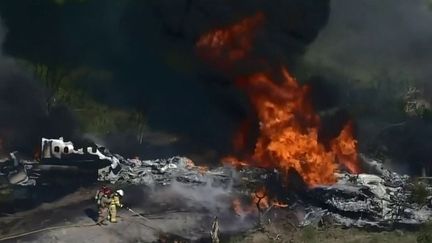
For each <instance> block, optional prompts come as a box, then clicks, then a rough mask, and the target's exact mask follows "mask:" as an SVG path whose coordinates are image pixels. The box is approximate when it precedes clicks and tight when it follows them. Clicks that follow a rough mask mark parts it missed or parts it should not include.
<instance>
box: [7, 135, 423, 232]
mask: <svg viewBox="0 0 432 243" xmlns="http://www.w3.org/2000/svg"><path fill="white" fill-rule="evenodd" d="M360 159H361V161H362V162H363V163H364V165H365V166H364V167H365V168H367V171H368V172H369V173H370V174H366V173H362V174H357V175H354V174H349V173H338V174H336V178H337V182H336V183H334V184H333V185H320V186H313V187H309V188H305V189H304V190H303V191H302V192H296V193H295V196H294V197H293V196H292V193H286V194H284V193H282V196H283V197H286V198H282V200H285V201H289V203H290V204H291V205H292V206H290V207H289V208H290V209H291V210H292V209H293V208H295V210H302V211H303V214H304V217H303V219H302V220H300V222H299V224H300V226H305V225H310V224H320V223H323V222H331V224H336V225H342V226H346V227H377V228H388V227H397V226H410V225H411V226H412V225H419V224H423V223H425V222H426V221H428V220H430V219H431V216H432V205H431V204H430V201H431V199H432V198H430V197H429V198H427V201H428V202H429V203H426V204H425V205H420V204H418V203H416V202H413V200H412V196H413V193H414V191H415V184H414V183H413V182H412V180H411V178H410V177H409V176H407V175H399V174H397V173H395V172H391V171H390V170H387V169H385V168H384V167H383V166H382V164H381V163H380V162H378V161H375V160H372V159H369V158H367V157H366V156H364V155H360ZM47 166H48V167H49V166H78V167H86V168H93V169H94V170H97V176H98V180H99V181H106V182H110V183H115V184H119V183H124V184H136V185H145V186H149V187H155V186H166V185H169V184H171V183H174V182H176V183H183V184H186V185H190V186H202V185H208V184H209V183H210V184H211V185H212V186H215V187H228V186H229V187H231V188H233V191H234V193H239V194H241V193H249V192H250V188H253V187H254V186H256V185H263V184H265V183H268V182H269V181H271V182H270V183H276V182H275V180H272V178H273V179H274V178H276V177H277V176H278V172H277V171H276V170H273V171H269V170H266V169H260V168H247V167H246V168H242V169H233V168H232V167H225V166H221V167H217V168H214V169H207V168H205V167H201V166H196V165H195V164H194V163H193V162H192V161H191V160H190V159H188V158H185V157H172V158H168V159H156V160H140V159H137V158H134V159H127V158H124V157H122V156H121V155H118V154H113V153H110V152H109V151H108V150H107V149H105V148H103V147H100V146H93V147H91V146H89V147H85V148H79V149H77V148H76V147H75V146H74V145H73V144H72V143H71V142H65V141H63V139H62V138H60V139H42V147H41V158H40V161H32V160H22V159H20V158H19V156H18V155H17V153H16V152H15V153H11V155H10V158H9V159H4V160H2V161H1V163H0V173H1V174H0V176H3V177H6V178H7V179H8V181H9V183H11V184H16V185H21V186H34V185H36V184H37V178H38V175H39V174H40V173H41V172H40V171H41V168H44V167H47ZM276 181H277V180H276ZM279 183H280V181H279ZM267 185H268V184H267ZM270 186H272V185H271V184H270ZM275 186H277V185H275ZM424 188H426V190H428V191H429V192H430V191H431V190H432V188H430V187H428V186H426V184H425V185H424Z"/></svg>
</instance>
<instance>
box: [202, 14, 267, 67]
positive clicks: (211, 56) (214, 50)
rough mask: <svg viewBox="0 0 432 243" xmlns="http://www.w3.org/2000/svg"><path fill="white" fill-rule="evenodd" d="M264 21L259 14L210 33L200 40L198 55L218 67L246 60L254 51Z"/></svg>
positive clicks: (262, 16)
mask: <svg viewBox="0 0 432 243" xmlns="http://www.w3.org/2000/svg"><path fill="white" fill-rule="evenodd" d="M263 20H264V15H263V14H262V13H257V14H256V15H254V16H252V17H249V18H245V19H243V20H241V21H240V22H238V23H236V24H234V25H232V26H229V27H227V28H222V29H217V30H213V31H210V32H209V33H207V34H205V35H203V36H201V38H199V40H198V42H197V44H196V46H197V48H198V54H199V55H200V56H201V57H202V58H204V59H205V60H207V61H211V62H213V64H215V65H217V66H218V67H227V65H226V64H225V62H231V63H232V62H235V61H239V60H241V59H244V58H245V57H246V56H247V54H248V53H249V52H250V50H251V49H252V39H253V37H254V36H255V34H256V33H255V31H256V29H257V28H258V26H260V25H261V24H262V22H263Z"/></svg>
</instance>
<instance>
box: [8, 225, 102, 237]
mask: <svg viewBox="0 0 432 243" xmlns="http://www.w3.org/2000/svg"><path fill="white" fill-rule="evenodd" d="M96 225H98V223H93V224H73V225H61V226H53V227H48V228H43V229H38V230H32V231H29V232H25V233H21V234H17V235H10V236H6V237H3V238H0V241H5V240H11V239H15V238H19V237H23V236H27V235H32V234H36V233H40V232H44V231H49V230H57V229H65V228H77V227H90V226H96Z"/></svg>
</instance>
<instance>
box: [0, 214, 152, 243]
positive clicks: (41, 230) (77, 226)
mask: <svg viewBox="0 0 432 243" xmlns="http://www.w3.org/2000/svg"><path fill="white" fill-rule="evenodd" d="M125 208H126V209H127V210H128V211H129V212H131V213H133V214H134V215H136V216H138V217H140V218H142V219H145V220H147V221H149V219H147V218H146V217H144V216H142V215H141V214H140V213H138V212H135V211H134V210H132V209H131V208H129V207H125ZM99 223H100V222H96V223H93V224H73V225H61V226H53V227H47V228H42V229H38V230H32V231H28V232H24V233H21V234H16V235H9V236H6V237H3V238H0V241H5V240H11V239H16V238H20V237H23V236H27V235H32V234H36V233H40V232H44V231H49V230H58V229H66V228H79V227H91V226H96V225H99Z"/></svg>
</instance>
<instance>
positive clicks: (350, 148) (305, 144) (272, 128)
mask: <svg viewBox="0 0 432 243" xmlns="http://www.w3.org/2000/svg"><path fill="white" fill-rule="evenodd" d="M263 19H264V17H263V15H262V14H260V13H259V14H257V15H255V16H252V17H249V18H245V19H244V20H242V21H240V22H238V23H235V24H234V25H232V26H231V27H227V28H225V29H218V30H214V31H211V32H209V33H207V34H205V35H203V36H202V37H201V38H200V39H199V41H198V43H197V48H198V52H199V53H201V56H202V57H203V58H204V59H206V60H210V61H212V62H213V64H216V65H217V67H219V68H220V67H221V66H220V65H219V63H220V62H224V65H228V66H229V67H230V68H228V69H227V68H226V67H225V66H222V70H223V71H227V70H231V69H232V67H233V66H234V65H239V64H240V63H241V62H240V61H245V59H246V57H247V54H249V53H250V52H251V51H252V38H253V37H254V35H255V33H256V31H257V28H258V27H259V26H260V23H261V22H262V21H263ZM226 54H227V55H226ZM248 59H250V58H248ZM235 80H236V81H237V85H238V86H239V87H240V88H242V89H243V90H244V91H246V93H247V94H248V96H249V98H250V101H251V103H252V105H253V107H254V108H255V111H256V113H257V116H258V119H259V125H260V127H259V129H260V135H259V137H258V139H257V141H256V144H255V150H254V152H253V155H252V156H250V159H247V160H244V161H242V160H239V159H237V158H235V157H232V156H231V157H227V158H225V159H224V161H225V162H227V163H231V164H233V165H235V166H244V165H251V166H258V167H264V168H276V169H278V170H279V171H280V172H281V173H282V174H284V173H286V172H288V170H289V169H290V168H294V169H295V170H296V171H297V172H298V173H299V174H300V175H301V176H302V178H303V180H304V181H305V182H306V183H307V184H308V185H316V184H330V183H334V182H335V180H336V179H335V176H334V172H335V171H336V170H337V169H338V164H337V162H339V163H341V164H343V165H344V166H345V167H346V168H347V169H348V170H349V171H350V172H353V173H358V172H359V171H360V170H359V166H358V161H357V146H356V145H357V141H356V140H355V139H354V138H353V135H352V126H351V124H348V125H347V126H346V127H345V128H344V129H343V130H342V131H341V133H340V135H339V136H338V137H337V138H335V139H334V140H333V141H331V144H330V145H331V146H330V149H327V148H326V146H324V144H322V143H321V142H320V141H319V139H318V131H319V128H320V117H319V116H318V115H317V114H316V113H315V111H314V109H313V107H312V105H311V103H310V101H309V99H308V98H309V97H308V93H309V88H308V87H307V86H302V85H300V84H299V83H298V82H297V80H296V79H295V78H294V77H292V76H291V75H290V74H289V73H288V71H287V69H286V68H282V70H281V72H274V73H273V72H255V73H254V74H251V75H247V76H246V77H236V78H235ZM239 134H240V135H237V136H236V137H235V138H234V142H235V147H236V150H238V149H239V148H241V147H243V146H244V144H245V138H246V136H245V135H244V132H243V131H242V132H241V133H239Z"/></svg>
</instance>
